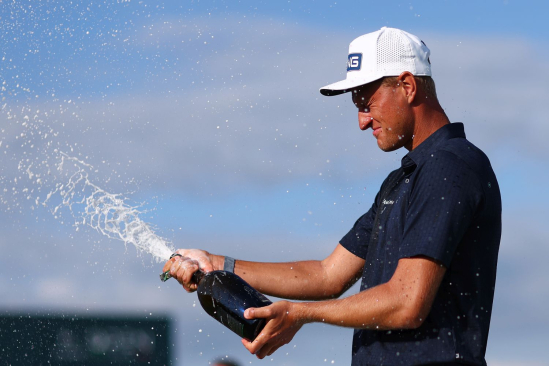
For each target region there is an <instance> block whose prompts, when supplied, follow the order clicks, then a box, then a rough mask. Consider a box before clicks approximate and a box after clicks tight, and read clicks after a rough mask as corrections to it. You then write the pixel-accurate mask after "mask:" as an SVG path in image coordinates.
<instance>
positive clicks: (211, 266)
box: [164, 244, 364, 300]
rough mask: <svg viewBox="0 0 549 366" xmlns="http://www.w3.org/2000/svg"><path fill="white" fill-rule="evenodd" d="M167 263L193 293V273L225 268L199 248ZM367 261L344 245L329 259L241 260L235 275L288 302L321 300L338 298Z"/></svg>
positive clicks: (171, 271)
mask: <svg viewBox="0 0 549 366" xmlns="http://www.w3.org/2000/svg"><path fill="white" fill-rule="evenodd" d="M177 253H179V254H181V255H182V257H174V258H172V259H170V260H169V261H168V262H166V265H165V266H164V271H167V270H170V274H171V275H172V277H174V278H175V279H177V280H178V281H179V282H180V283H181V284H182V285H183V287H184V288H185V290H187V291H189V292H191V291H195V290H196V284H193V283H192V282H191V278H192V274H193V273H194V272H195V271H197V270H198V268H200V269H203V270H205V271H212V270H220V269H223V261H224V257H223V256H219V255H214V254H210V253H208V252H205V251H202V250H196V249H181V250H178V251H177ZM363 266H364V260H363V259H362V258H360V257H357V256H356V255H354V254H352V253H351V252H349V251H348V250H347V249H345V248H344V247H343V246H341V244H338V246H337V247H336V248H335V250H334V251H333V252H332V254H330V255H329V256H328V257H327V258H326V259H324V260H321V261H315V260H312V261H299V262H288V263H260V262H248V261H242V260H237V261H236V264H235V273H236V274H237V275H239V276H240V277H242V278H243V279H244V280H245V281H246V282H248V283H249V284H250V285H251V286H252V287H254V288H256V289H257V290H258V291H260V292H262V293H264V294H267V295H271V296H276V297H281V298H286V299H299V300H321V299H329V298H333V297H338V296H339V295H341V294H342V293H343V292H345V290H347V289H348V288H349V287H350V286H352V285H353V284H354V283H355V282H356V281H357V279H358V278H360V275H361V273H362V267H363Z"/></svg>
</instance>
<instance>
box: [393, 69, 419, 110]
mask: <svg viewBox="0 0 549 366" xmlns="http://www.w3.org/2000/svg"><path fill="white" fill-rule="evenodd" d="M397 80H398V81H397V84H400V85H399V86H401V87H402V91H403V93H404V95H405V97H406V99H407V100H408V103H409V104H412V103H413V102H414V100H415V98H416V94H417V84H416V78H415V77H414V75H413V74H412V73H411V72H409V71H404V72H403V73H402V74H400V75H399V76H398V79H397Z"/></svg>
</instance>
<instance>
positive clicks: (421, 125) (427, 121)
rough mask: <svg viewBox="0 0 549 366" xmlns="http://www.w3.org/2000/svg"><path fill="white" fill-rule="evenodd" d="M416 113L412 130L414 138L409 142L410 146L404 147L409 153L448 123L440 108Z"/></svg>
mask: <svg viewBox="0 0 549 366" xmlns="http://www.w3.org/2000/svg"><path fill="white" fill-rule="evenodd" d="M418 112H419V113H418V115H417V116H416V123H415V129H414V138H413V139H412V141H411V146H406V149H408V150H409V151H412V150H413V149H415V148H416V147H418V146H419V145H420V144H421V143H422V142H423V141H425V140H426V139H427V138H428V137H429V136H431V135H432V134H433V133H435V131H437V130H438V129H439V128H441V127H442V126H444V125H447V124H449V123H450V120H449V119H448V117H447V116H446V113H444V110H443V109H442V108H441V107H440V106H437V107H435V108H423V109H422V110H420V111H418Z"/></svg>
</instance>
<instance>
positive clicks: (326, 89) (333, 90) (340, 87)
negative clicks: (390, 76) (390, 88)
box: [320, 76, 382, 97]
mask: <svg viewBox="0 0 549 366" xmlns="http://www.w3.org/2000/svg"><path fill="white" fill-rule="evenodd" d="M381 78H382V76H380V77H377V78H374V79H371V80H370V79H362V80H360V79H356V80H349V79H345V80H341V81H338V82H337V83H333V84H330V85H326V86H323V87H322V88H320V94H322V95H325V96H327V97H332V96H334V95H339V94H343V93H347V92H350V91H351V90H353V89H355V88H357V87H359V86H362V85H366V84H369V83H371V82H373V81H376V80H379V79H381Z"/></svg>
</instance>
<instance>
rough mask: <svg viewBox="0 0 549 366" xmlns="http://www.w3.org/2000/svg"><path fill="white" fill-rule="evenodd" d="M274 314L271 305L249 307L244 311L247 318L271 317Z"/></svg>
mask: <svg viewBox="0 0 549 366" xmlns="http://www.w3.org/2000/svg"><path fill="white" fill-rule="evenodd" d="M272 316H273V311H272V309H271V306H270V305H269V306H265V307H262V308H248V309H246V311H245V312H244V317H245V318H246V319H257V318H270V317H272Z"/></svg>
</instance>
